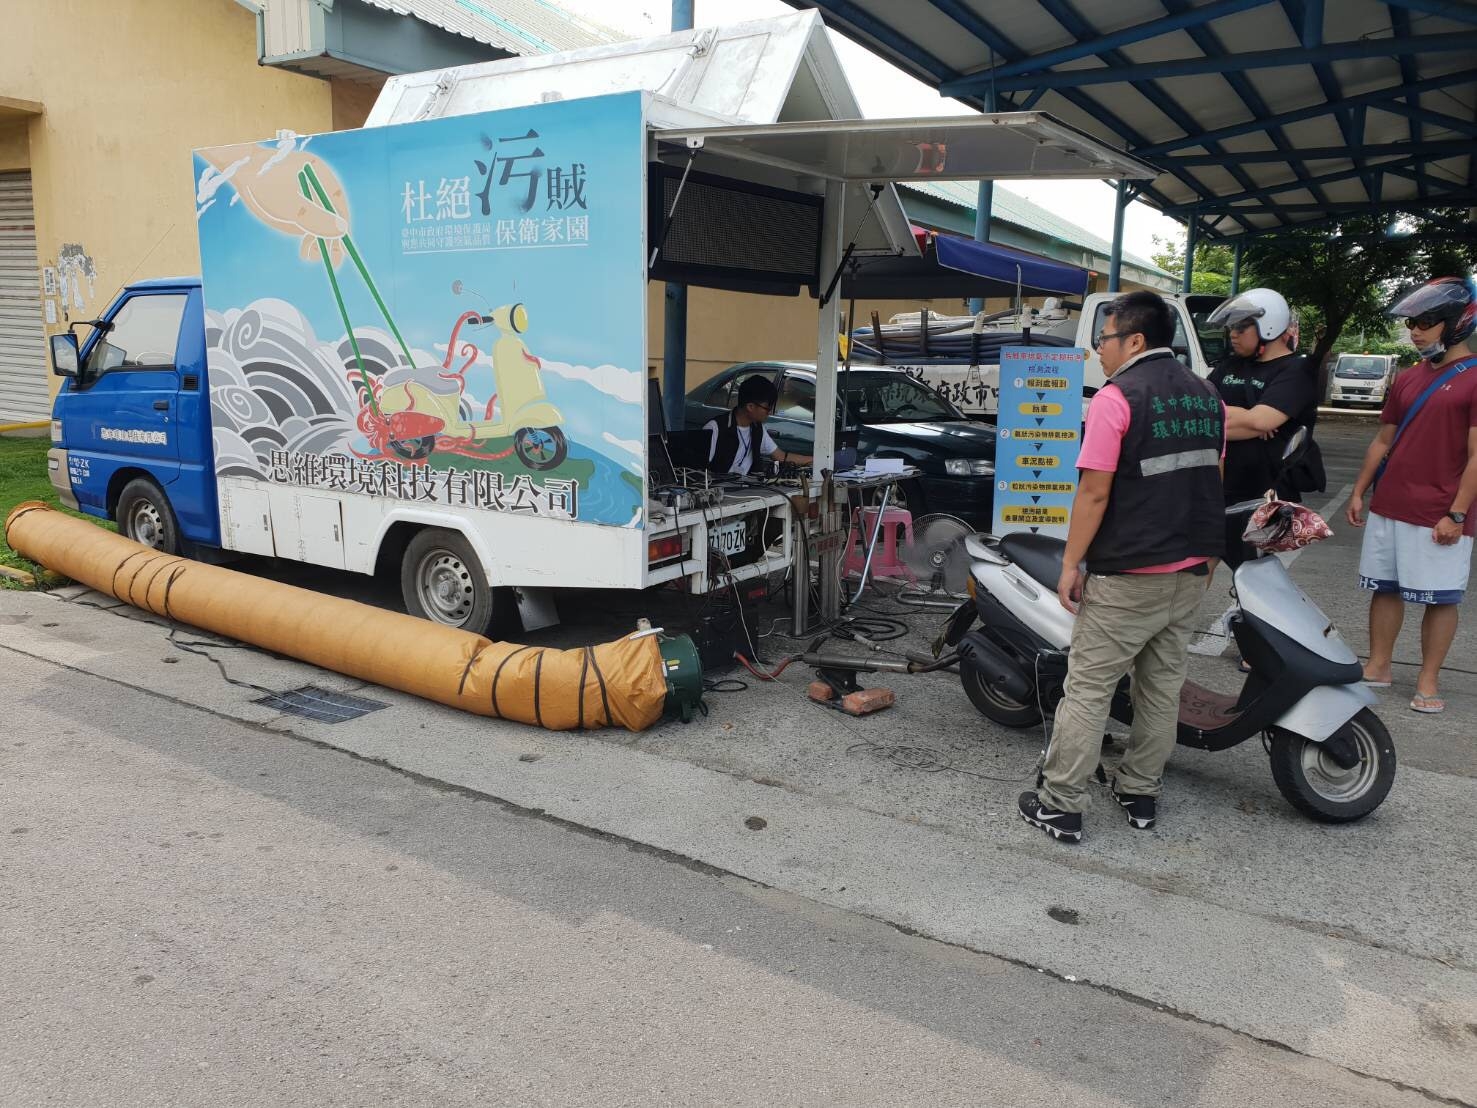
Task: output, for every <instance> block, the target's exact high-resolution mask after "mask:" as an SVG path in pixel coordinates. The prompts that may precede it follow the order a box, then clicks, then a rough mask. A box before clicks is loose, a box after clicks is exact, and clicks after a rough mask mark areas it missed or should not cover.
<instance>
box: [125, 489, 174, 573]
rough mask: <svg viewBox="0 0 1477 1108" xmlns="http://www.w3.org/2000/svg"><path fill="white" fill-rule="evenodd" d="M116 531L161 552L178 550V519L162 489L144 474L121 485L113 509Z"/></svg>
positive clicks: (168, 552) (170, 552)
mask: <svg viewBox="0 0 1477 1108" xmlns="http://www.w3.org/2000/svg"><path fill="white" fill-rule="evenodd" d="M113 522H114V523H116V524H117V525H118V533H119V534H120V535H122V536H123V537H124V538H128V539H132V540H133V541H134V542H136V543H140V544H142V545H144V546H147V547H149V548H150V549H152V550H157V551H159V552H160V553H161V554H178V553H179V552H180V538H179V521H178V520H177V519H175V516H174V509H173V508H172V507H170V505H169V497H167V496H165V495H164V490H163V489H161V488H160V487H159V486H158V485H156V484H155V483H154V482H153V481H151V480H149V478H147V477H135V478H134V479H133V480H132V481H130V482H128V484H126V485H124V486H123V491H122V492H121V493H119V494H118V503H117V505H116V506H115V507H114V508H113Z"/></svg>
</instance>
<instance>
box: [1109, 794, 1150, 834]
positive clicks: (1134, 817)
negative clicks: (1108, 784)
mask: <svg viewBox="0 0 1477 1108" xmlns="http://www.w3.org/2000/svg"><path fill="white" fill-rule="evenodd" d="M1113 799H1114V800H1116V801H1117V802H1118V806H1119V807H1120V808H1122V809H1123V810H1124V811H1126V812H1127V813H1128V826H1130V827H1132V828H1133V829H1134V830H1135V831H1152V830H1153V829H1154V820H1155V818H1156V817H1157V816H1158V814H1159V798H1158V797H1154V796H1142V795H1140V794H1138V793H1120V792H1119V791H1118V790H1117V789H1116V788H1114V789H1113Z"/></svg>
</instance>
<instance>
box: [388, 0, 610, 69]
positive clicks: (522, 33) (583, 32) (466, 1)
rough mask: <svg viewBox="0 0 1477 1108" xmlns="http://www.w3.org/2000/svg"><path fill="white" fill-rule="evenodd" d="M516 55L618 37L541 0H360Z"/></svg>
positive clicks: (539, 52)
mask: <svg viewBox="0 0 1477 1108" xmlns="http://www.w3.org/2000/svg"><path fill="white" fill-rule="evenodd" d="M363 2H364V3H366V4H372V5H373V6H374V7H376V8H381V9H383V10H385V11H387V12H394V13H395V14H396V15H408V16H412V17H414V18H416V19H419V20H420V21H421V22H422V23H429V24H431V25H432V26H433V27H440V28H441V29H442V30H444V31H451V32H453V33H454V34H458V35H465V36H466V37H467V38H470V39H475V40H476V41H477V42H485V43H487V45H489V46H494V47H496V48H497V49H499V50H504V51H506V52H507V53H509V54H513V55H516V56H518V57H527V56H528V55H530V54H552V53H556V52H558V51H560V50H578V49H580V48H582V47H586V46H600V45H603V44H605V43H608V42H617V41H619V40H620V39H621V37H622V36H620V35H618V34H616V33H615V32H614V31H611V30H609V29H607V28H605V27H601V26H600V25H599V24H597V23H592V22H590V21H589V20H587V19H581V18H580V17H579V16H576V15H574V14H572V13H570V12H566V11H564V10H563V9H561V8H557V7H555V6H554V5H553V4H550V3H546V2H545V0H363Z"/></svg>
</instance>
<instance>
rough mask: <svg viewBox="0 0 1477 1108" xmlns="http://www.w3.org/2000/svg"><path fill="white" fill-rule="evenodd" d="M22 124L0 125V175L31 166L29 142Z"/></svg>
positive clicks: (24, 126)
mask: <svg viewBox="0 0 1477 1108" xmlns="http://www.w3.org/2000/svg"><path fill="white" fill-rule="evenodd" d="M27 130H28V128H27V125H26V124H25V123H23V122H16V123H0V173H4V172H6V171H7V170H13V169H26V168H27V167H29V166H30V164H31V141H30V138H29V137H28V135H27Z"/></svg>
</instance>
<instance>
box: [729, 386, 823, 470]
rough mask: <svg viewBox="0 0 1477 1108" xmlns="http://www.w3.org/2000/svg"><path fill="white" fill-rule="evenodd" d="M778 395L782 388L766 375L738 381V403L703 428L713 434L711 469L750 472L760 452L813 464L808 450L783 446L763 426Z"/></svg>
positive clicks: (765, 454) (798, 462) (787, 460)
mask: <svg viewBox="0 0 1477 1108" xmlns="http://www.w3.org/2000/svg"><path fill="white" fill-rule="evenodd" d="M778 399H779V392H778V391H777V390H776V389H775V387H774V382H773V381H771V380H769V378H767V377H761V376H758V375H757V374H756V375H755V376H753V377H745V378H744V379H743V380H742V381H740V382H739V387H738V406H737V407H736V408H734V409H733V411H731V412H729V413H728V415H726V416H723V417H720V418H717V419H710V420H708V422H707V423H705V424H703V430H704V431H707V432H708V434H709V436H710V438H709V443H708V469H709V470H711V471H712V472H714V473H736V474H738V475H739V476H741V477H743V476H747V475H748V473H749V471H750V470H752V469H753V468H754V467H755V466H756V465H758V464H759V460H760V457H761V456H763V457H767V458H773V459H774V460H775V461H777V462H790V463H792V464H794V465H809V464H810V462H811V457H810V455H809V454H792V453H790V452H789V451H788V450H782V449H781V448H780V447H779V446H778V445H777V444H776V443H775V441H774V440H773V439H772V438H770V437H769V432H768V431H766V430H765V429H764V421H765V420H766V419H768V418H769V413H770V412H772V411H774V405H775V401H777V400H778Z"/></svg>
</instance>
